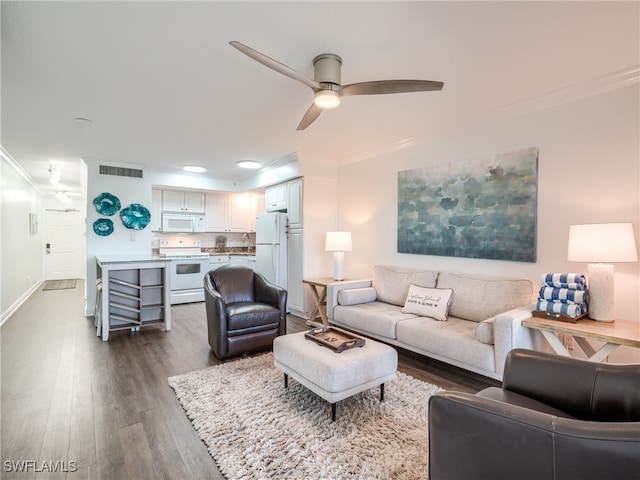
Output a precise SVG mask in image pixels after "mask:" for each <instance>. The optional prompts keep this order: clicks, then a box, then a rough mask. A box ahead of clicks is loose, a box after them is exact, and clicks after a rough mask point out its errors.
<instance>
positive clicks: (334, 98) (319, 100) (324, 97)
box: [313, 90, 340, 110]
mask: <svg viewBox="0 0 640 480" xmlns="http://www.w3.org/2000/svg"><path fill="white" fill-rule="evenodd" d="M313 103H315V104H316V105H317V106H318V107H320V108H322V109H325V110H328V109H331V108H336V107H337V106H338V105H340V95H339V94H338V92H336V91H334V90H320V91H319V92H318V93H316V95H315V97H314V99H313Z"/></svg>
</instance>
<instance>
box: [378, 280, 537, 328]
mask: <svg viewBox="0 0 640 480" xmlns="http://www.w3.org/2000/svg"><path fill="white" fill-rule="evenodd" d="M437 287H438V288H451V289H453V299H452V300H451V305H450V306H449V315H452V316H454V317H460V318H464V319H465V320H471V321H474V322H481V321H482V320H485V319H487V318H489V317H492V316H494V315H496V314H498V313H501V312H505V311H507V310H511V309H513V308H516V307H521V306H523V305H528V304H529V303H531V301H532V297H533V284H532V283H531V282H530V281H529V280H523V279H510V278H504V277H494V276H489V275H479V274H474V275H472V274H461V273H447V272H441V273H440V275H439V276H438V282H437ZM378 298H379V295H378Z"/></svg>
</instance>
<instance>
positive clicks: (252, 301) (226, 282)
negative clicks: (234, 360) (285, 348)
mask: <svg viewBox="0 0 640 480" xmlns="http://www.w3.org/2000/svg"><path fill="white" fill-rule="evenodd" d="M204 292H205V295H204V296H205V308H206V312H207V328H208V333H209V345H210V346H211V350H213V353H214V354H215V356H216V357H217V358H219V359H223V358H227V357H231V356H234V355H240V354H243V353H253V352H258V351H261V350H268V349H270V348H272V345H273V339H274V338H276V337H277V336H278V335H284V334H285V330H286V322H287V311H286V305H287V291H286V290H285V289H283V288H280V287H278V286H276V285H273V284H271V283H269V282H268V281H267V280H266V279H265V278H264V277H263V276H262V275H261V274H259V273H258V272H254V271H253V270H252V269H250V268H248V267H242V266H236V265H226V266H224V267H220V268H218V269H217V270H212V271H210V272H208V273H207V274H206V275H205V277H204Z"/></svg>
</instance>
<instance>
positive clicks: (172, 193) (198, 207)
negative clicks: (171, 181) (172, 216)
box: [162, 190, 205, 213]
mask: <svg viewBox="0 0 640 480" xmlns="http://www.w3.org/2000/svg"><path fill="white" fill-rule="evenodd" d="M204 203H205V195H204V193H201V192H185V191H178V190H163V191H162V210H164V211H165V212H189V213H204V211H205V209H204Z"/></svg>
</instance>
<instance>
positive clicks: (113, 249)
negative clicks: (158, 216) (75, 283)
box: [85, 162, 151, 316]
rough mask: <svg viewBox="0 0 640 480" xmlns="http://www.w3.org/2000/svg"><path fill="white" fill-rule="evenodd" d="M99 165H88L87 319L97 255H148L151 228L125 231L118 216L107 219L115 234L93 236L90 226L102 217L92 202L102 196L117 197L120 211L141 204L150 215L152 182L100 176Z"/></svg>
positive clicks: (89, 310) (144, 176)
mask: <svg viewBox="0 0 640 480" xmlns="http://www.w3.org/2000/svg"><path fill="white" fill-rule="evenodd" d="M99 165H100V164H99V163H98V162H87V282H86V286H87V291H86V298H87V304H86V306H85V315H87V316H88V315H93V311H94V306H95V295H96V292H95V278H96V255H126V254H141V253H142V254H150V253H151V228H150V227H147V228H144V229H143V230H132V229H128V228H126V227H125V226H124V225H123V224H122V221H121V220H120V216H119V213H116V214H115V215H113V216H111V217H107V218H110V219H111V220H113V224H114V232H113V233H112V234H111V235H109V236H107V237H101V236H99V235H96V233H94V231H93V222H95V221H96V220H97V219H98V218H104V216H103V215H100V214H99V213H98V212H97V211H96V209H95V207H94V206H93V199H94V198H96V197H97V196H98V195H100V194H101V193H103V192H108V193H111V194H112V195H115V196H116V197H118V198H119V199H120V203H121V205H122V208H126V207H127V206H128V205H130V204H132V203H140V204H142V205H144V206H145V207H147V208H148V209H149V211H151V181H150V180H149V178H147V177H148V176H147V175H145V174H144V172H143V178H130V177H119V176H116V175H100V174H99V173H98V172H99ZM118 166H127V167H131V166H129V165H118ZM133 168H138V167H133Z"/></svg>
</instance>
